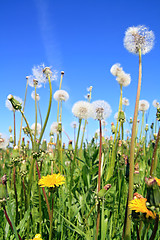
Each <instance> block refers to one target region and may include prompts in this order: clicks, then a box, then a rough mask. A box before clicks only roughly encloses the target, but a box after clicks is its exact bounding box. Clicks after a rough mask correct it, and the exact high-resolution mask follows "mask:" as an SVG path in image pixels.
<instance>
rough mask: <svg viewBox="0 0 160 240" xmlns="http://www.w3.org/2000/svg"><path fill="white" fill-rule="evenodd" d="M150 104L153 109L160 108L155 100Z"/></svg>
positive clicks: (159, 104)
mask: <svg viewBox="0 0 160 240" xmlns="http://www.w3.org/2000/svg"><path fill="white" fill-rule="evenodd" d="M152 104H153V107H155V108H160V103H159V102H158V101H157V100H156V99H155V100H153V102H152Z"/></svg>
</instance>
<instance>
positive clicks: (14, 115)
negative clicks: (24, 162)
mask: <svg viewBox="0 0 160 240" xmlns="http://www.w3.org/2000/svg"><path fill="white" fill-rule="evenodd" d="M15 112H16V111H15V110H13V119H14V142H13V147H15V146H16V114H15Z"/></svg>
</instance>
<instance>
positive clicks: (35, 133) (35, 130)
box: [33, 85, 37, 152]
mask: <svg viewBox="0 0 160 240" xmlns="http://www.w3.org/2000/svg"><path fill="white" fill-rule="evenodd" d="M34 98H35V99H34V100H35V129H34V147H33V148H34V151H35V152H36V137H37V93H36V85H35V97H34Z"/></svg>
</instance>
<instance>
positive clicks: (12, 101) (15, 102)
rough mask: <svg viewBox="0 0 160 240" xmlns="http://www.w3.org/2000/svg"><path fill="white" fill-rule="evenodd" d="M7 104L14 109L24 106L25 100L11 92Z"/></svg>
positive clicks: (10, 108)
mask: <svg viewBox="0 0 160 240" xmlns="http://www.w3.org/2000/svg"><path fill="white" fill-rule="evenodd" d="M5 104H6V107H7V108H8V109H9V110H10V111H14V110H18V109H19V108H20V109H21V108H22V105H23V100H22V99H21V98H20V97H17V96H13V95H11V94H9V95H8V97H7V100H6V103H5Z"/></svg>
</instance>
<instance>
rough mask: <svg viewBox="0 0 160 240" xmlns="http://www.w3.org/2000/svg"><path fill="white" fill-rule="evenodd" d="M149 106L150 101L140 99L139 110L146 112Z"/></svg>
mask: <svg viewBox="0 0 160 240" xmlns="http://www.w3.org/2000/svg"><path fill="white" fill-rule="evenodd" d="M148 108H149V102H148V101H146V100H140V101H139V111H142V112H145V111H147V110H148Z"/></svg>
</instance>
